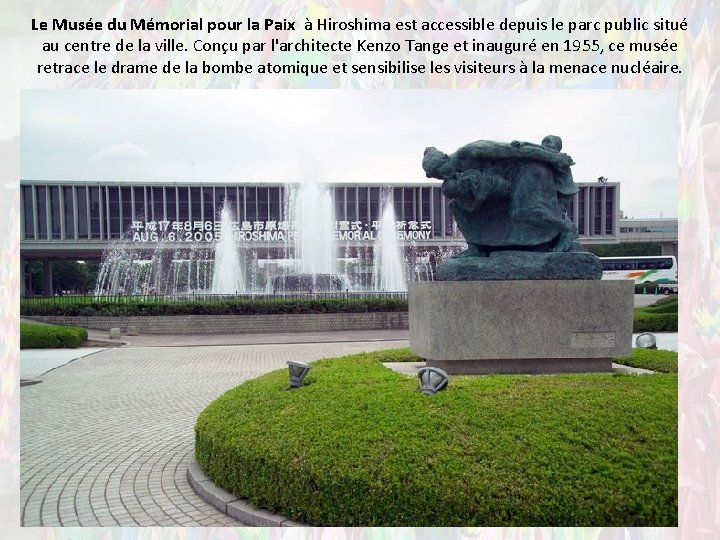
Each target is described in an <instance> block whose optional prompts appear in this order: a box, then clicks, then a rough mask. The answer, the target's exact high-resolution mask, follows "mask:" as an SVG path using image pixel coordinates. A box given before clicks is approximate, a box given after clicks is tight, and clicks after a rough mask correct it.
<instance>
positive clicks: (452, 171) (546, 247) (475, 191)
mask: <svg viewBox="0 0 720 540" xmlns="http://www.w3.org/2000/svg"><path fill="white" fill-rule="evenodd" d="M561 149H562V141H561V139H560V137H557V136H554V135H548V136H547V137H545V139H543V141H542V144H540V145H538V144H533V143H526V142H519V141H513V142H512V143H509V144H508V143H499V142H494V141H477V142H474V143H470V144H468V145H466V146H463V147H462V148H460V149H459V150H458V151H457V152H455V153H454V154H452V155H447V154H444V153H443V152H440V151H439V150H437V149H435V148H428V149H426V150H425V155H424V157H423V168H424V170H425V172H426V174H427V176H428V177H432V178H438V179H440V180H443V186H442V192H443V193H444V194H445V195H446V196H447V197H449V198H451V199H452V202H451V204H450V207H451V209H452V212H453V215H454V216H455V220H456V222H457V224H458V227H459V228H460V231H461V232H462V233H463V236H464V237H465V239H466V241H467V242H468V250H467V251H466V252H464V253H463V254H461V256H483V255H488V254H489V253H492V252H495V251H502V250H518V251H545V252H548V251H553V252H566V251H573V250H576V249H578V247H579V246H578V244H577V243H576V242H575V240H576V238H577V232H576V229H575V226H574V225H573V224H572V222H571V221H570V220H569V219H568V218H567V210H566V209H567V204H568V202H569V201H570V199H571V198H572V196H573V194H574V193H576V192H577V188H576V187H575V184H574V183H573V180H572V174H571V172H570V166H571V165H574V162H573V160H572V158H571V157H570V156H568V155H567V154H564V153H562V152H561V151H560V150H561Z"/></svg>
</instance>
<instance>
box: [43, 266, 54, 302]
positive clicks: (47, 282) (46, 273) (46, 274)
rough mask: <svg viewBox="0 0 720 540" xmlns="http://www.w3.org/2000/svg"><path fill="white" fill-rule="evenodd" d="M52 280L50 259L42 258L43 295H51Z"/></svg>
mask: <svg viewBox="0 0 720 540" xmlns="http://www.w3.org/2000/svg"><path fill="white" fill-rule="evenodd" d="M52 282H53V280H52V260H51V259H45V260H43V295H45V296H52V295H53V286H52Z"/></svg>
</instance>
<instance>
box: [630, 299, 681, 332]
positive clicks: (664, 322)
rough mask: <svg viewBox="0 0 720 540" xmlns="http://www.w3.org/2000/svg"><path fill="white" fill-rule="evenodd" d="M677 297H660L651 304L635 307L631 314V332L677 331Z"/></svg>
mask: <svg viewBox="0 0 720 540" xmlns="http://www.w3.org/2000/svg"><path fill="white" fill-rule="evenodd" d="M677 331H678V301H677V297H669V298H667V299H662V300H659V301H658V302H656V303H655V304H653V305H651V306H646V307H642V308H636V309H635V312H634V314H633V332H677Z"/></svg>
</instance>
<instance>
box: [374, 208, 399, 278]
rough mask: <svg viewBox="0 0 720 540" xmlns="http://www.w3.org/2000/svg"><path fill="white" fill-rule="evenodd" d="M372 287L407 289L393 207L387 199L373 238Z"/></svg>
mask: <svg viewBox="0 0 720 540" xmlns="http://www.w3.org/2000/svg"><path fill="white" fill-rule="evenodd" d="M372 288H373V290H374V291H376V292H397V291H407V281H406V279H405V265H404V264H403V260H402V257H401V255H400V245H399V243H398V239H397V234H396V231H395V208H394V205H393V202H392V199H389V198H388V199H387V200H386V201H385V205H384V208H383V212H382V218H381V221H380V231H379V233H378V237H377V239H376V240H375V248H374V262H373V281H372Z"/></svg>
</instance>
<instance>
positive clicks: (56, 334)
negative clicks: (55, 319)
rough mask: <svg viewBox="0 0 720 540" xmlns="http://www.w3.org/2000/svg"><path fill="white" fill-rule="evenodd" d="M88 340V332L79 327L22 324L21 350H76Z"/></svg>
mask: <svg viewBox="0 0 720 540" xmlns="http://www.w3.org/2000/svg"><path fill="white" fill-rule="evenodd" d="M86 339H87V330H85V329H84V328H80V327H77V326H54V325H51V324H33V323H26V322H21V323H20V348H21V349H61V348H66V347H67V348H75V347H79V346H80V345H82V344H83V343H84V342H85V340H86Z"/></svg>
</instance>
